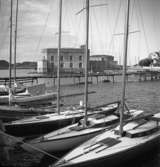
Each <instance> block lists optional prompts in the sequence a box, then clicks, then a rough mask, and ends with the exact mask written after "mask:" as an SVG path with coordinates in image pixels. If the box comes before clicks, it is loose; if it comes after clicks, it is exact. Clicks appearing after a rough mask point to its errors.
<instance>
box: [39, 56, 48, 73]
mask: <svg viewBox="0 0 160 167" xmlns="http://www.w3.org/2000/svg"><path fill="white" fill-rule="evenodd" d="M47 64H48V62H47V60H46V59H45V58H44V59H43V60H39V61H38V62H37V72H38V73H47V72H48V70H47Z"/></svg>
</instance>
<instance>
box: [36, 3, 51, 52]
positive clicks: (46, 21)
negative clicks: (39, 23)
mask: <svg viewBox="0 0 160 167" xmlns="http://www.w3.org/2000/svg"><path fill="white" fill-rule="evenodd" d="M50 3H51V0H50ZM50 14H51V8H50V11H49V12H48V14H47V17H46V20H45V23H44V27H43V30H42V34H41V35H40V38H39V41H38V45H37V47H36V50H35V51H36V52H37V50H38V48H39V46H40V43H41V41H42V37H43V35H44V32H45V30H46V27H47V23H48V19H49V16H50Z"/></svg>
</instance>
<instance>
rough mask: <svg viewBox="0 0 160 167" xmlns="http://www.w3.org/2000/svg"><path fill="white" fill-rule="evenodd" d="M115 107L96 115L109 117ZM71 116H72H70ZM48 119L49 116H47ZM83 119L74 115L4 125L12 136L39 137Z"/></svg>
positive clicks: (78, 115) (82, 115)
mask: <svg viewBox="0 0 160 167" xmlns="http://www.w3.org/2000/svg"><path fill="white" fill-rule="evenodd" d="M116 109H117V107H114V108H112V109H109V110H107V111H99V112H98V113H101V114H105V115H109V114H112V113H113V112H115V110H116ZM92 114H95V112H94V111H93V112H90V114H89V115H92ZM71 115H72V114H71ZM48 117H49V116H48ZM83 117H84V114H75V115H73V116H70V117H69V116H66V117H65V118H62V119H49V118H47V116H45V115H44V116H40V117H39V118H38V119H39V120H41V121H33V122H30V123H28V122H23V121H21V123H19V124H15V123H8V124H5V128H6V132H7V133H9V134H11V135H14V136H31V135H41V134H45V133H49V132H51V131H53V130H57V129H59V128H63V127H65V126H67V125H70V124H72V123H75V122H77V121H79V120H80V119H81V118H83Z"/></svg>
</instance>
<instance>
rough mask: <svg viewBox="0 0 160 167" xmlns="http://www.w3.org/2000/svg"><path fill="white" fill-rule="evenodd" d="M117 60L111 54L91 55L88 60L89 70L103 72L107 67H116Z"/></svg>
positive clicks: (117, 66)
mask: <svg viewBox="0 0 160 167" xmlns="http://www.w3.org/2000/svg"><path fill="white" fill-rule="evenodd" d="M118 68H119V65H118V64H117V61H114V57H113V56H111V55H92V56H90V61H89V70H90V71H92V72H104V71H105V70H109V69H118Z"/></svg>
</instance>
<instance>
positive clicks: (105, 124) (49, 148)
mask: <svg viewBox="0 0 160 167" xmlns="http://www.w3.org/2000/svg"><path fill="white" fill-rule="evenodd" d="M142 113H143V111H142V110H130V112H128V111H127V113H126V118H129V119H133V118H135V117H137V116H139V115H141V114H142ZM118 121H119V116H117V114H114V113H113V114H111V115H108V116H106V115H104V114H97V115H93V116H90V117H89V118H88V119H87V126H84V119H82V120H80V121H79V122H78V123H75V124H73V125H69V126H67V127H65V128H61V129H58V130H56V131H53V132H51V133H49V134H46V135H43V136H41V137H38V138H35V139H33V140H30V141H28V142H27V141H25V142H26V144H23V145H22V147H23V148H24V149H25V150H26V151H28V152H32V153H33V152H36V151H37V150H43V151H46V152H52V153H53V152H54V153H58V152H66V151H69V150H71V149H73V148H74V147H76V146H78V145H80V144H81V143H83V142H85V141H86V140H88V139H90V138H92V137H94V136H96V135H98V134H99V133H102V132H103V131H104V130H106V129H107V128H110V127H109V126H111V125H112V126H113V125H114V126H115V123H117V122H118ZM34 148H35V149H34Z"/></svg>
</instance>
